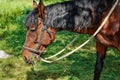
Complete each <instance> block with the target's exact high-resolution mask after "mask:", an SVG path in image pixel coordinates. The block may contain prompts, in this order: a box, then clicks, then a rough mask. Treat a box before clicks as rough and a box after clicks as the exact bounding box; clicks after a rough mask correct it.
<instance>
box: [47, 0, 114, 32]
mask: <svg viewBox="0 0 120 80" xmlns="http://www.w3.org/2000/svg"><path fill="white" fill-rule="evenodd" d="M83 4H84V5H83ZM113 4H114V0H111V1H109V0H92V1H91V2H90V1H89V0H86V1H84V0H75V1H68V2H63V3H58V4H53V5H50V6H47V7H46V11H47V13H48V19H47V21H46V25H47V26H51V27H53V28H55V29H57V30H69V31H76V32H83V31H84V32H85V33H91V28H90V27H91V25H96V24H98V23H99V22H100V21H101V19H102V16H103V12H105V11H106V10H107V9H108V8H109V7H110V6H112V5H113ZM90 6H92V8H93V10H91V8H90ZM81 8H82V9H83V10H82V11H80V10H79V9H81ZM86 9H88V11H87V10H86ZM89 10H90V12H93V13H94V15H93V16H92V15H91V13H90V12H89ZM84 13H85V15H84ZM88 13H89V14H88ZM81 14H82V15H81ZM84 16H85V17H87V19H84V18H83V17H84ZM92 18H93V19H94V21H93V22H92ZM94 27H95V29H96V26H94ZM86 29H87V30H86ZM92 32H93V31H92Z"/></svg>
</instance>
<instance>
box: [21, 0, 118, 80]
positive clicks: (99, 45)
mask: <svg viewBox="0 0 120 80" xmlns="http://www.w3.org/2000/svg"><path fill="white" fill-rule="evenodd" d="M114 2H115V0H72V1H67V2H63V3H58V4H53V5H50V6H46V7H45V11H46V12H47V18H45V19H43V20H38V18H36V16H37V17H39V16H40V15H41V13H43V14H44V12H41V13H40V10H41V9H39V8H41V7H39V6H40V5H39V6H38V7H37V8H35V9H34V10H33V11H32V12H31V13H30V14H29V15H28V17H27V18H26V26H27V28H28V31H27V37H26V42H25V46H27V47H30V48H33V49H35V48H36V47H37V45H39V43H38V44H36V43H35V42H33V41H37V42H39V41H40V42H41V40H42V42H41V45H40V47H39V50H42V49H45V48H46V47H47V45H49V44H51V43H52V42H53V40H54V39H55V32H57V31H61V30H68V31H72V32H77V33H82V34H91V35H92V34H94V32H95V31H96V30H97V28H98V27H99V25H100V24H101V23H102V21H103V20H104V18H105V17H106V16H107V14H108V13H109V11H110V9H111V7H112V6H113V4H114ZM42 6H43V4H42ZM42 10H43V9H42ZM119 13H120V0H119V3H118V5H117V7H116V8H115V10H114V11H113V13H112V14H111V16H110V18H109V19H108V21H107V22H106V23H105V25H104V26H103V28H102V29H101V30H100V32H99V33H98V34H97V35H96V37H95V38H96V50H97V51H96V52H97V58H96V64H95V70H94V80H99V78H100V73H101V71H102V68H103V62H104V59H105V56H106V51H107V48H108V47H114V48H116V49H118V50H119V51H120V42H119V41H120V15H119ZM44 17H45V16H44ZM40 18H42V17H40ZM37 22H38V24H36V23H37ZM44 25H45V26H44ZM42 27H45V29H43V28H42ZM43 30H45V31H44V32H43ZM48 30H49V31H48ZM42 32H43V33H44V35H43V37H42V39H41V37H40V36H41V34H42ZM33 34H34V35H35V36H36V37H35V36H34V35H33ZM32 35H33V36H32ZM34 37H35V39H34ZM51 37H52V38H51ZM22 54H23V57H24V58H25V60H26V61H27V62H31V57H30V56H31V52H30V51H29V49H27V50H25V49H23V52H22ZM40 55H41V54H40Z"/></svg>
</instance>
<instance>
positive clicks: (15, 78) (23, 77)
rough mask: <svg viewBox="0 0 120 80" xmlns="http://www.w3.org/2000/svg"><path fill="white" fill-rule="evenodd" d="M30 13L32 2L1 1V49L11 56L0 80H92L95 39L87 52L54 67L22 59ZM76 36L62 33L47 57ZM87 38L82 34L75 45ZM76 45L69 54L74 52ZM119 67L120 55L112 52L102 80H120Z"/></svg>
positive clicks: (1, 62) (1, 63) (0, 64)
mask: <svg viewBox="0 0 120 80" xmlns="http://www.w3.org/2000/svg"><path fill="white" fill-rule="evenodd" d="M38 1H39V0H37V2H38ZM61 1H65V0H44V3H45V5H49V4H52V3H56V2H61ZM31 10H32V0H0V50H4V51H6V52H7V53H9V54H11V55H12V57H10V58H8V59H0V80H92V78H93V70H94V63H95V57H96V54H95V40H93V41H91V42H90V43H89V44H87V46H85V47H84V48H85V49H81V50H80V51H78V52H75V53H74V54H73V55H71V56H69V57H68V58H65V59H64V60H62V61H59V62H57V63H54V64H45V63H42V62H39V63H37V64H35V65H33V66H30V65H26V64H25V63H24V61H23V59H22V57H21V50H22V45H23V44H24V41H25V36H26V28H25V25H24V21H25V18H26V15H27V14H28V13H29V12H30V11H31ZM75 36H76V33H71V32H67V31H62V32H59V33H58V34H57V38H56V40H55V41H54V43H53V44H52V45H50V46H49V47H48V48H47V53H46V54H45V56H50V55H52V54H54V53H55V52H58V51H59V50H61V49H62V48H64V47H65V45H67V44H68V43H69V42H70V41H71V40H72V38H74V37H75ZM88 37H89V35H81V36H80V37H79V38H78V40H77V41H76V42H75V43H74V44H73V46H75V47H76V46H78V45H79V44H81V43H83V42H84V41H85V40H87V38H88ZM73 46H71V47H70V48H69V49H68V50H67V51H66V52H68V51H70V50H72V49H73ZM63 54H64V53H63ZM119 66H120V54H119V52H118V51H117V50H114V49H109V50H108V55H107V58H106V60H105V66H104V69H103V72H102V76H101V80H119V79H120V76H119V75H120V67H119Z"/></svg>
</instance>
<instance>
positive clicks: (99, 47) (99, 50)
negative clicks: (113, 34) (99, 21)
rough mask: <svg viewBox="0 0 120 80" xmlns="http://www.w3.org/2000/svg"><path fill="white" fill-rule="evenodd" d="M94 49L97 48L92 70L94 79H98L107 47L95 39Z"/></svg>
mask: <svg viewBox="0 0 120 80" xmlns="http://www.w3.org/2000/svg"><path fill="white" fill-rule="evenodd" d="M96 49H97V57H96V64H95V70H94V80H99V79H100V74H101V71H102V68H103V62H104V58H105V55H106V50H107V47H106V46H104V45H102V44H101V43H100V42H98V41H97V42H96Z"/></svg>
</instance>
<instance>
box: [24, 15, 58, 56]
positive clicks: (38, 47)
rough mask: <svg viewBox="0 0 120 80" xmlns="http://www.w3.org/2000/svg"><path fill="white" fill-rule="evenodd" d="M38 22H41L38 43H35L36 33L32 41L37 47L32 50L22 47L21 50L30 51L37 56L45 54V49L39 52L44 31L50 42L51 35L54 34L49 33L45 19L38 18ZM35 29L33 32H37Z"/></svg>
mask: <svg viewBox="0 0 120 80" xmlns="http://www.w3.org/2000/svg"><path fill="white" fill-rule="evenodd" d="M44 16H45V15H44ZM39 20H40V21H42V22H43V24H42V29H41V34H40V39H39V42H36V39H37V36H38V33H36V37H35V39H34V43H36V44H38V46H37V47H36V49H33V48H29V47H27V46H25V45H23V49H25V50H28V51H30V52H32V53H34V54H37V55H40V54H41V53H44V52H45V49H44V50H39V49H40V47H41V45H42V39H43V37H44V32H45V31H46V32H47V33H48V34H49V36H50V39H51V40H52V33H54V34H56V33H55V32H52V31H50V30H49V29H48V27H47V26H46V25H45V23H46V18H45V17H42V18H38V22H39ZM38 26H39V25H37V28H38ZM37 28H36V29H35V30H37Z"/></svg>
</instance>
